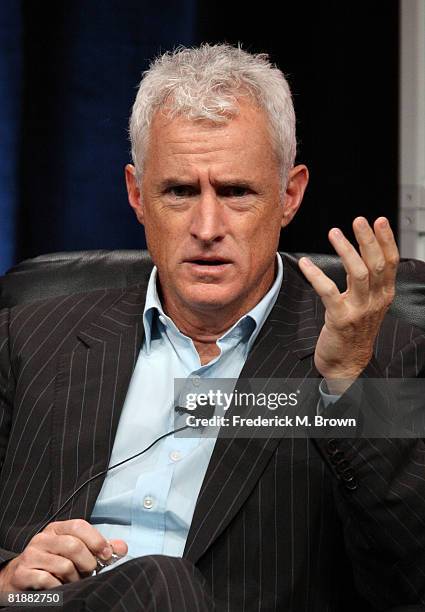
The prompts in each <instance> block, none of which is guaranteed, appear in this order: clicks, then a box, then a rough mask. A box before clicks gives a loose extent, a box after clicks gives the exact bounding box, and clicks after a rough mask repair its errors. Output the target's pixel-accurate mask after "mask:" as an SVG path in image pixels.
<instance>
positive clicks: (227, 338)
mask: <svg viewBox="0 0 425 612" xmlns="http://www.w3.org/2000/svg"><path fill="white" fill-rule="evenodd" d="M130 134H131V140H132V154H133V161H134V166H131V165H128V166H127V167H126V181H127V189H128V194H129V201H130V204H131V206H132V207H133V209H134V211H135V213H136V216H137V218H138V220H139V221H140V222H141V223H142V224H143V225H144V228H145V232H146V238H147V243H148V248H149V251H150V254H151V256H152V259H153V261H154V263H155V265H156V268H155V269H154V271H153V273H152V275H151V278H150V281H149V285H148V286H147V287H145V286H140V287H136V288H131V289H129V290H125V291H121V290H120V291H117V290H111V291H96V292H93V293H87V294H81V295H78V296H70V297H62V298H56V299H53V300H47V301H46V300H45V301H42V302H39V303H37V304H34V305H30V306H24V307H18V308H14V309H12V310H11V311H10V312H9V311H7V312H6V311H5V312H3V313H2V314H1V319H0V324H1V332H2V335H1V336H0V348H1V353H0V376H1V378H0V381H1V385H0V389H1V396H0V397H1V404H0V407H1V419H0V427H1V429H0V441H1V459H2V474H1V484H2V498H1V503H0V542H1V545H2V547H3V549H1V550H0V558H1V559H2V560H3V561H4V562H5V564H4V566H3V568H2V569H1V571H0V587H1V589H2V590H3V591H20V590H25V589H46V588H59V589H60V590H62V591H63V593H64V597H65V601H66V602H67V604H66V605H68V606H70V607H69V609H71V610H76V609H77V608H78V606H81V609H87V610H105V609H111V610H112V609H114V610H115V609H117V610H118V609H128V610H137V609H149V610H150V609H157V610H184V609H187V610H196V609H198V610H209V609H213V608H214V606H216V607H217V609H226V610H232V611H240V610H317V611H324V610H335V611H338V612H340V611H341V610H351V609H353V610H359V609H362V610H369V609H370V610H373V609H377V610H381V609H385V608H388V607H390V606H392V605H398V604H401V603H425V566H424V561H425V479H424V478H423V474H424V473H425V472H424V464H425V446H424V444H423V443H422V442H421V441H417V440H388V439H378V440H365V439H356V440H354V439H353V440H348V439H341V440H337V441H335V440H324V439H318V440H306V439H292V438H289V439H288V438H283V439H279V438H266V439H262V438H258V439H257V438H255V437H251V438H248V439H241V438H234V439H231V440H229V439H224V438H221V437H219V439H218V440H217V441H215V440H203V439H201V438H198V439H195V440H194V439H193V438H192V439H189V438H188V439H179V440H178V442H176V439H175V438H173V437H168V438H165V439H164V440H162V441H161V442H159V443H158V444H157V445H156V446H155V448H154V449H152V450H151V451H149V452H148V453H146V454H145V455H143V456H142V457H141V458H140V461H139V460H137V462H129V463H128V464H126V465H125V466H122V467H120V468H119V469H117V470H114V469H113V470H111V471H110V472H109V473H108V475H107V476H106V478H105V477H103V479H102V480H101V479H100V478H97V480H94V481H93V482H92V483H87V480H88V479H89V478H91V477H92V476H93V475H95V474H97V473H99V472H101V471H102V470H105V469H106V468H107V467H108V465H109V466H112V465H114V464H115V463H117V462H119V461H122V460H124V459H126V458H127V457H129V456H132V455H133V454H134V453H137V452H138V451H140V450H142V449H143V448H145V447H147V446H148V445H149V444H150V443H151V442H153V441H154V440H155V439H156V438H158V437H159V436H161V435H162V434H163V433H165V432H167V431H169V425H170V424H171V423H172V422H173V416H174V410H173V408H174V403H173V402H174V397H173V389H172V386H173V379H174V378H192V379H193V380H194V384H195V386H196V381H197V380H199V379H202V378H212V377H214V378H220V377H234V378H237V377H238V376H241V377H245V378H255V377H261V378H265V379H273V378H287V377H292V378H299V379H306V378H319V379H320V378H323V379H324V380H323V382H322V383H321V384H320V393H321V396H322V400H323V402H324V404H325V406H326V407H325V410H327V411H328V412H329V413H332V414H336V413H337V412H338V411H339V410H341V409H342V408H344V406H347V405H350V403H351V402H353V401H354V400H353V393H352V390H353V388H354V389H355V388H356V384H357V382H358V380H362V379H366V378H368V377H369V378H370V377H371V378H379V377H384V373H385V376H387V377H392V376H396V377H397V376H399V377H408V376H417V375H420V373H421V372H422V374H423V363H424V357H425V349H424V347H425V337H424V334H423V333H421V332H420V331H419V330H417V329H413V328H410V327H408V326H405V325H404V324H402V323H400V322H398V321H395V320H393V319H391V318H389V317H385V313H386V310H387V308H388V306H389V305H390V303H391V301H392V298H393V295H394V279H395V274H396V269H397V263H398V251H397V247H396V245H395V242H394V238H393V234H392V232H391V229H390V227H389V225H388V222H387V220H386V219H385V218H379V219H377V220H376V221H375V223H374V225H373V228H372V227H370V226H369V224H368V222H367V221H366V219H364V218H363V217H358V218H357V219H356V220H355V221H354V223H353V229H354V233H355V236H356V239H357V242H358V244H359V251H360V253H358V252H357V251H356V249H355V248H354V246H352V245H351V244H350V243H349V242H348V241H347V239H346V238H345V237H344V236H343V234H342V232H341V231H340V230H338V229H336V228H334V229H333V230H331V231H330V233H329V239H330V241H331V243H332V245H333V246H334V248H335V250H336V252H337V253H338V255H339V256H340V257H341V260H342V262H343V264H344V266H345V268H346V271H347V280H348V288H347V290H346V291H345V292H343V293H340V292H339V291H338V289H337V288H336V286H335V285H334V283H333V282H332V281H331V280H330V279H329V278H327V277H326V275H325V274H324V273H323V272H321V271H320V270H319V269H318V268H317V267H316V266H315V265H313V264H312V263H311V262H310V261H309V260H308V259H307V258H302V259H301V260H300V262H299V270H298V269H295V268H294V267H293V266H291V264H290V262H289V260H287V259H284V260H283V262H282V260H281V258H280V256H277V255H276V251H277V248H278V240H279V233H280V229H281V228H284V227H285V226H286V225H287V224H288V223H289V222H290V221H291V220H292V218H293V216H294V215H295V214H296V212H297V210H298V208H299V206H300V204H301V200H302V197H303V193H304V190H305V188H306V185H307V180H308V172H307V168H306V167H305V166H303V165H298V166H294V159H295V148H296V147H295V118H294V113H293V107H292V102H291V97H290V93H289V89H288V86H287V83H286V81H285V79H284V77H283V75H282V73H281V72H280V71H279V70H278V69H276V68H274V67H272V66H271V65H270V64H269V63H268V61H267V58H266V57H265V56H254V55H250V54H248V53H246V52H244V51H242V50H241V49H235V48H233V47H230V46H227V45H217V46H209V45H203V46H201V47H200V48H198V49H192V50H189V49H180V50H178V51H176V52H175V53H173V54H166V55H164V56H162V57H161V58H159V59H158V60H157V61H156V62H155V63H154V64H153V66H152V67H151V68H150V70H149V71H148V72H147V73H146V75H145V76H144V79H143V80H142V83H141V86H140V89H139V92H138V95H137V98H136V102H135V105H134V108H133V114H132V118H131V123H130ZM384 317H385V318H384ZM374 347H375V355H374ZM377 347H379V351H377ZM319 382H320V380H317V385H318V386H319ZM350 392H351V395H350ZM341 407H342V408H341ZM84 483H86V484H85V485H84ZM80 486H83V489H82V491H81V493H79V494H78V495H76V496H75V497H73V499H72V501H71V502H70V503H68V504H67V505H65V507H64V508H63V510H61V511H60V513H59V516H57V517H55V519H54V520H53V519H51V518H50V517H52V516H53V514H54V513H55V512H56V511H58V510H59V508H61V507H62V505H63V504H64V503H65V502H66V500H67V498H68V497H69V496H70V495H71V494H72V492H74V491H76V490H77V489H78V488H79V487H80ZM18 491H20V493H19V495H20V496H21V497H20V498H18V497H17V495H18ZM46 522H47V523H48V525H47V526H46V527H44V525H45V523H46ZM38 531H40V533H38V534H37V532H38ZM34 534H37V535H34ZM113 551H114V552H115V553H117V554H118V555H121V556H123V555H124V556H125V555H127V554H128V558H129V559H130V560H129V561H128V562H127V563H122V564H121V565H118V566H115V567H112V569H110V570H109V571H103V572H101V573H100V574H99V575H98V576H96V577H89V575H90V573H91V572H92V570H93V569H95V567H96V564H97V561H98V559H103V560H108V559H110V558H111V554H112V552H113ZM124 559H127V557H124Z"/></svg>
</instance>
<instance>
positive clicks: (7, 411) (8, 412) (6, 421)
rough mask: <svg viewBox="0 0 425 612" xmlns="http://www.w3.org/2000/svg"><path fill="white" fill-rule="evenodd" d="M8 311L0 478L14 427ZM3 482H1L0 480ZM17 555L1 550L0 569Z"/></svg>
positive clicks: (0, 355)
mask: <svg viewBox="0 0 425 612" xmlns="http://www.w3.org/2000/svg"><path fill="white" fill-rule="evenodd" d="M9 319H10V311H9V310H8V309H5V310H1V311H0V478H1V469H2V467H3V462H4V458H5V455H6V450H7V444H8V440H9V432H10V428H11V426H12V414H13V400H14V394H15V377H14V374H13V372H12V367H11V364H10V346H9ZM0 482H1V480H0ZM16 555H17V553H16V552H13V551H10V550H6V549H4V548H1V542H0V569H1V567H2V565H3V563H4V562H6V561H9V560H10V559H13V557H16Z"/></svg>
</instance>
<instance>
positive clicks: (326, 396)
mask: <svg viewBox="0 0 425 612" xmlns="http://www.w3.org/2000/svg"><path fill="white" fill-rule="evenodd" d="M319 393H320V400H321V401H320V400H319V403H318V404H317V414H318V415H320V414H321V413H322V412H323V411H324V410H326V408H327V407H328V406H330V405H331V404H334V403H335V402H337V401H338V400H339V398H340V397H341V396H340V395H332V394H331V393H329V391H328V387H327V385H326V381H325V379H324V378H322V380H321V381H320V385H319Z"/></svg>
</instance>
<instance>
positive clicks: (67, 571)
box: [33, 550, 81, 584]
mask: <svg viewBox="0 0 425 612" xmlns="http://www.w3.org/2000/svg"><path fill="white" fill-rule="evenodd" d="M33 569H37V570H43V571H45V572H48V573H49V574H51V575H52V576H55V577H56V578H57V579H58V580H60V582H61V583H62V584H63V583H66V582H78V581H79V580H81V576H80V574H79V573H78V571H77V569H76V567H75V565H74V563H73V562H72V561H71V559H68V558H65V557H61V556H60V555H56V554H52V553H50V552H46V551H43V550H40V551H38V555H37V560H36V561H34V562H33Z"/></svg>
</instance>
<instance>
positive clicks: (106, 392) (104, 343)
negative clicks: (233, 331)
mask: <svg viewBox="0 0 425 612" xmlns="http://www.w3.org/2000/svg"><path fill="white" fill-rule="evenodd" d="M112 295H114V299H113V300H112V303H110V304H109V305H108V306H107V307H106V309H104V310H103V311H102V312H96V313H95V316H94V317H93V318H92V319H91V321H90V322H89V323H88V324H86V325H84V326H83V327H82V328H81V329H79V330H77V332H76V337H75V336H74V341H73V346H72V347H71V348H70V350H69V351H68V352H66V353H64V354H63V355H62V357H61V360H60V362H59V368H58V374H57V378H56V398H55V407H54V411H53V422H52V428H53V430H52V458H54V462H53V464H52V468H53V472H54V474H53V479H52V482H53V503H54V506H53V508H54V510H57V509H58V508H59V507H60V505H61V504H63V502H64V501H65V499H66V498H67V497H68V496H69V495H70V494H71V492H73V491H75V490H76V489H77V488H78V487H79V486H80V485H81V484H82V483H83V482H85V481H86V480H87V479H88V478H90V477H91V476H93V475H94V474H97V473H99V472H100V471H102V470H104V469H106V468H107V467H108V462H109V457H110V454H111V452H112V446H113V442H114V438H115V433H116V430H117V426H118V421H119V417H120V414H121V409H122V406H123V404H124V400H125V397H126V393H127V389H128V385H129V383H130V379H131V375H132V372H133V369H134V366H135V363H136V359H137V355H138V352H139V349H140V346H141V343H142V340H143V317H142V315H143V306H144V301H145V287H141V288H138V289H136V290H135V289H134V288H133V289H130V290H126V291H124V292H122V294H121V295H119V297H118V299H117V298H116V293H113V294H112ZM103 480H104V476H101V477H99V478H97V479H96V480H94V481H93V482H92V483H90V484H89V485H87V486H86V487H84V488H83V489H82V491H81V493H79V494H77V495H76V497H75V498H74V499H73V501H72V502H70V504H68V505H67V506H66V507H65V508H64V510H63V512H62V513H61V514H60V515H59V518H60V519H62V520H63V519H66V518H72V517H76V516H80V517H85V518H88V517H89V516H90V514H91V511H92V508H93V505H94V503H95V501H96V498H97V496H98V493H99V492H100V489H101V486H102V483H103Z"/></svg>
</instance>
